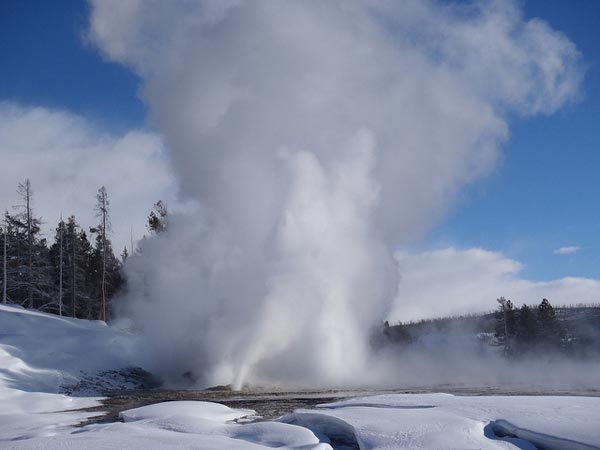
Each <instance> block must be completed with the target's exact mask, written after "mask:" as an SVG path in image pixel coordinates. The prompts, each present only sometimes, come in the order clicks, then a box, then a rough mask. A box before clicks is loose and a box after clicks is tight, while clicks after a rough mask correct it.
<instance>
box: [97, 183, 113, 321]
mask: <svg viewBox="0 0 600 450" xmlns="http://www.w3.org/2000/svg"><path fill="white" fill-rule="evenodd" d="M96 202H97V203H96V217H98V218H100V226H99V227H98V230H97V231H98V232H99V233H100V237H101V240H102V284H101V286H102V308H101V316H100V319H101V320H104V321H106V233H107V227H108V226H110V221H109V218H108V211H109V208H108V207H109V202H108V194H107V193H106V188H105V187H104V186H102V187H101V188H100V189H98V194H96Z"/></svg>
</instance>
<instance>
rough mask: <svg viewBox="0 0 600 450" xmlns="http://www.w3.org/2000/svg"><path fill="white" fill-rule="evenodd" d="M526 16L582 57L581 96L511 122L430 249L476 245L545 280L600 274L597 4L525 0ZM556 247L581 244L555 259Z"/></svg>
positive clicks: (578, 0) (431, 240) (434, 233)
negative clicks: (492, 161) (490, 163)
mask: <svg viewBox="0 0 600 450" xmlns="http://www.w3.org/2000/svg"><path fill="white" fill-rule="evenodd" d="M522 4H523V5H524V10H525V14H526V15H527V17H540V18H542V19H544V20H546V21H547V22H548V23H550V25H551V26H552V27H553V28H554V29H557V30H560V31H562V32H564V33H565V34H566V35H567V36H568V37H569V38H570V39H571V40H572V41H573V42H574V43H575V44H576V45H577V47H578V49H579V51H580V52H581V53H582V54H583V58H584V63H585V66H586V68H587V71H586V77H585V83H584V95H583V98H582V100H581V101H580V102H578V103H577V104H574V105H571V106H567V107H566V108H564V109H561V110H560V111H558V112H557V113H555V114H554V115H552V116H549V117H543V116H537V117H535V118H533V119H517V120H514V121H513V122H512V123H511V124H510V139H509V141H508V142H507V144H506V145H505V146H504V151H503V159H502V161H501V162H500V164H499V165H498V166H497V167H496V169H495V171H494V173H493V174H492V175H491V176H489V177H487V178H485V179H483V180H481V181H479V182H477V183H475V184H474V185H472V186H470V187H468V188H467V189H465V190H464V191H463V193H462V195H461V198H460V200H459V204H458V207H457V208H455V209H454V210H453V211H452V213H451V214H450V215H449V217H448V218H447V219H446V220H445V221H444V222H443V223H442V224H440V225H439V226H438V227H436V228H435V229H434V230H433V231H432V233H431V234H430V236H429V239H428V244H429V245H430V246H432V247H438V246H445V245H449V244H450V245H456V246H458V247H472V246H481V247H484V248H487V249H491V250H496V251H501V252H503V253H504V254H506V255H507V256H509V257H511V258H514V259H516V260H518V261H521V262H523V263H524V264H525V268H524V271H523V275H524V276H525V277H527V278H530V279H537V280H545V279H550V278H556V277H562V276H566V275H573V276H582V277H595V278H597V277H598V276H600V203H599V199H600V176H599V169H600V129H599V126H600V31H599V29H598V21H599V20H600V2H597V1H594V0H575V1H547V0H539V1H538V0H536V1H532V0H526V1H523V2H522ZM562 246H581V247H582V249H581V250H580V251H579V252H577V253H574V254H570V255H555V254H553V250H554V249H556V248H559V247H562Z"/></svg>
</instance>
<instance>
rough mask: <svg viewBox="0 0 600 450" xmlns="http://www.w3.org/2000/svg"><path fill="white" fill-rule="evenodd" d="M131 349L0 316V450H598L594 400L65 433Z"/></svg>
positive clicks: (489, 401) (88, 327) (212, 417)
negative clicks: (97, 379) (99, 379)
mask: <svg viewBox="0 0 600 450" xmlns="http://www.w3.org/2000/svg"><path fill="white" fill-rule="evenodd" d="M135 341H136V337H135V335H134V334H132V333H130V332H128V331H127V330H126V329H124V327H123V326H122V325H121V326H106V325H105V324H104V323H101V322H88V321H81V320H74V319H66V318H60V317H56V316H51V315H46V314H42V313H38V312H33V311H27V310H23V309H20V308H14V307H4V306H0V449H3V450H4V449H6V450H10V449H15V450H16V449H30V450H33V449H48V450H52V449H90V450H96V449H115V448H127V449H133V450H135V449H140V450H141V449H144V450H153V449H170V448H172V449H190V450H191V449H196V450H198V449H207V450H210V449H215V450H217V449H218V450H221V449H227V450H236V449H267V448H281V449H297V450H309V449H316V450H325V449H332V448H333V449H338V450H342V449H345V450H348V449H363V450H364V449H465V450H466V449H522V450H523V449H535V448H536V446H537V448H543V449H546V450H553V449H556V450H558V449H560V450H589V449H600V425H599V424H600V398H596V397H584V396H577V397H575V396H455V395H450V394H439V393H435V394H424V393H421V394H385V395H369V396H363V397H358V398H351V399H344V400H339V401H334V402H330V403H325V404H322V405H319V406H318V407H311V408H306V407H304V408H302V407H301V406H303V405H306V406H312V405H314V403H316V401H315V397H316V398H319V399H321V401H325V400H323V398H327V397H330V398H332V397H336V396H338V395H341V394H340V393H335V392H334V393H331V392H328V393H320V394H319V393H314V394H306V395H304V397H298V396H297V395H295V396H289V395H287V396H286V395H277V396H273V398H272V399H269V398H267V397H264V396H263V398H262V399H261V400H260V401H261V402H262V403H260V404H261V405H264V404H268V403H269V402H270V401H273V402H276V401H281V400H282V399H283V400H284V401H288V402H290V403H289V404H288V406H286V407H290V406H291V407H294V406H300V408H299V409H296V410H295V411H293V412H291V413H289V414H285V415H284V416H283V417H280V418H278V419H272V420H266V421H265V420H263V421H254V419H255V418H256V417H255V416H254V414H255V413H254V411H253V410H252V409H250V408H247V407H244V406H243V405H248V404H252V401H256V402H258V400H257V398H254V397H252V395H251V394H247V393H246V394H232V395H230V396H224V397H223V401H228V403H229V404H230V405H233V404H234V403H235V402H237V403H235V404H236V405H238V406H236V407H232V408H230V407H228V406H225V405H222V404H219V403H215V402H207V401H172V402H163V403H157V404H153V405H147V406H143V407H140V408H133V409H127V410H126V411H122V412H121V414H120V421H117V422H113V423H94V424H89V425H86V426H76V425H77V424H79V423H80V422H82V421H84V420H85V419H86V418H89V416H90V415H91V414H92V413H86V412H82V411H77V412H69V411H68V410H78V409H81V408H89V407H93V406H98V405H99V404H100V403H99V401H100V399H99V398H97V397H93V396H90V397H85V396H83V395H84V394H87V395H91V394H92V390H91V388H93V387H94V386H96V387H99V388H101V389H105V388H106V387H107V386H108V387H110V385H111V383H112V385H114V387H116V388H122V387H128V386H127V380H125V379H119V378H118V377H112V378H110V381H108V382H103V383H96V384H94V382H90V381H89V380H94V376H93V375H94V374H97V373H99V372H106V373H112V372H110V371H113V370H115V369H121V368H123V367H133V366H135V365H136V359H135V352H134V348H135ZM115 373H118V372H115ZM124 385H125V386H124ZM82 387H84V388H85V389H87V388H90V390H89V391H86V390H85V389H84V388H82ZM65 392H68V393H75V394H78V395H77V396H73V395H65ZM211 395H213V397H212V398H213V399H215V400H218V399H219V395H221V394H218V393H217V394H214V393H213V394H211ZM343 395H347V393H344V394H343ZM294 402H296V403H294ZM256 405H259V403H256ZM124 409H126V408H124ZM277 411H279V410H277Z"/></svg>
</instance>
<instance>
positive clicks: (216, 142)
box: [90, 0, 581, 386]
mask: <svg viewBox="0 0 600 450" xmlns="http://www.w3.org/2000/svg"><path fill="white" fill-rule="evenodd" d="M91 3H92V16H91V21H90V37H91V39H92V40H93V42H95V43H96V44H97V45H98V46H99V47H100V48H101V49H102V51H103V52H104V54H105V55H106V56H107V57H108V58H110V59H112V60H114V61H117V62H120V63H123V64H125V65H127V66H129V67H131V68H132V70H134V71H135V72H136V73H138V74H139V75H140V77H141V79H142V82H143V85H142V90H141V95H142V97H143V99H144V101H145V102H146V104H147V105H148V107H149V111H150V115H151V118H152V120H153V121H154V123H155V124H156V126H157V127H158V128H159V130H160V131H161V132H162V133H163V135H164V138H165V142H166V144H167V146H168V147H169V149H170V157H171V159H172V163H173V166H174V167H175V170H176V172H177V174H178V175H179V177H180V183H181V191H182V195H183V196H184V197H189V198H192V199H194V200H198V201H199V202H200V204H201V205H202V206H201V211H200V212H199V213H198V214H195V215H187V216H178V217H173V218H172V220H171V223H170V229H169V231H168V233H167V234H165V235H163V236H160V237H158V238H155V239H151V240H148V241H147V242H146V243H145V245H144V248H143V256H142V258H139V259H138V260H137V261H136V262H135V267H131V277H132V283H131V295H130V304H131V305H132V308H133V310H134V312H135V317H136V319H137V320H138V321H139V323H140V324H141V325H142V326H143V327H144V329H145V330H146V331H147V332H148V339H149V340H150V345H149V346H148V348H151V349H152V350H153V352H155V354H153V355H152V356H153V359H154V361H156V365H157V366H158V365H160V367H156V366H155V369H159V370H161V369H162V370H161V371H162V373H164V374H169V373H171V374H172V375H174V376H177V375H179V374H181V373H182V372H184V371H187V370H191V371H193V372H194V373H197V374H199V375H200V376H201V379H200V383H202V384H211V383H223V382H225V383H227V382H235V383H236V384H237V385H238V386H239V385H241V383H243V382H245V381H250V382H257V381H262V382H265V381H274V382H277V381H279V382H281V381H282V380H286V381H287V382H293V383H303V384H311V383H312V384H315V383H319V384H340V383H353V382H356V380H361V381H363V382H366V381H368V378H367V377H366V376H365V373H364V371H365V370H366V367H367V362H368V360H369V352H368V342H367V336H368V333H369V331H370V330H369V328H370V327H371V326H372V325H374V324H376V323H377V322H378V320H381V319H383V318H384V317H385V314H386V310H387V308H388V304H389V302H390V301H392V300H393V299H394V297H395V289H396V286H397V279H396V274H397V269H396V267H395V264H394V260H393V258H392V250H393V248H394V246H396V245H398V244H402V243H406V242H409V241H410V240H412V239H414V238H415V237H418V236H419V235H420V234H422V233H423V232H424V231H425V230H426V229H427V227H428V226H430V225H431V224H432V223H433V221H435V219H436V218H438V217H440V216H441V215H442V214H443V213H444V212H445V210H447V208H449V207H450V206H451V203H452V199H453V196H454V193H455V192H456V190H457V189H458V188H459V187H460V186H461V185H462V184H464V183H466V182H469V181H471V180H474V179H476V178H477V177H479V176H481V175H483V174H485V173H486V171H488V170H489V169H490V168H491V167H492V166H493V164H494V161H495V159H496V157H497V147H498V144H499V143H501V141H502V140H504V139H505V138H506V137H507V124H506V122H505V117H506V115H507V114H510V113H518V114H521V115H533V114H538V113H552V112H554V111H555V110H556V109H557V108H559V107H560V106H562V105H563V104H564V103H565V102H567V101H569V100H572V99H573V98H574V97H575V96H576V95H577V93H578V89H579V84H580V77H581V73H580V70H579V68H578V61H579V55H578V52H577V50H576V49H575V47H574V45H573V44H572V43H571V42H570V41H569V40H568V39H567V38H566V37H565V36H563V35H562V34H560V33H557V32H555V31H553V30H552V29H551V28H550V27H549V26H548V25H546V24H545V23H543V22H541V21H539V20H531V21H525V20H524V19H523V18H522V17H521V14H520V11H519V9H518V8H517V6H516V4H515V3H513V2H510V1H482V2H476V3H474V4H464V3H460V4H454V3H448V4H446V3H438V2H428V1H422V0H412V1H411V0H406V1H402V2H395V1H384V0H383V1H377V2H367V1H358V0H329V1H323V0H307V1H292V0H281V1H270V0H264V1H262V0H255V1H236V0H231V1H223V0H214V1H207V0H205V1H202V0H199V1H196V2H188V1H183V0H182V1H172V2H163V1H160V0H154V1H153V0H147V1H137V0H130V1H123V0H97V1H96V0H93V1H92V2H91ZM136 277H137V278H136Z"/></svg>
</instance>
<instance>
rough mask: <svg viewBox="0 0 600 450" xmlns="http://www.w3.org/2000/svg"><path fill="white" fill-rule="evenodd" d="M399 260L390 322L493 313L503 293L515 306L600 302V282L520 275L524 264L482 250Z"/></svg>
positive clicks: (449, 250) (401, 256)
mask: <svg viewBox="0 0 600 450" xmlns="http://www.w3.org/2000/svg"><path fill="white" fill-rule="evenodd" d="M397 259H398V262H399V265H400V272H401V274H402V278H401V280H400V283H399V292H398V297H397V299H396V302H395V303H394V307H393V309H392V311H391V312H390V314H389V319H390V320H391V321H397V320H400V321H407V320H418V319H423V318H431V317H442V316H447V315H454V314H465V313H472V312H484V311H489V310H492V309H494V308H495V307H496V302H495V300H496V299H497V298H498V297H501V296H503V297H506V298H509V299H511V300H512V301H513V303H515V305H520V304H522V303H527V304H537V303H539V302H540V301H541V300H542V298H544V297H546V298H548V299H549V300H550V301H551V302H552V303H553V304H572V303H580V302H583V303H588V302H590V303H592V302H599V301H600V280H597V279H590V278H577V277H565V278H560V279H557V280H551V281H531V280H527V279H524V278H522V277H521V276H520V272H521V269H522V267H523V266H522V264H521V263H519V262H518V261H515V260H512V259H510V258H507V257H505V256H504V255H502V254H501V253H497V252H492V251H488V250H484V249H480V248H471V249H466V250H459V249H455V248H446V249H442V250H435V251H430V252H424V253H417V254H409V253H398V254H397Z"/></svg>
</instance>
